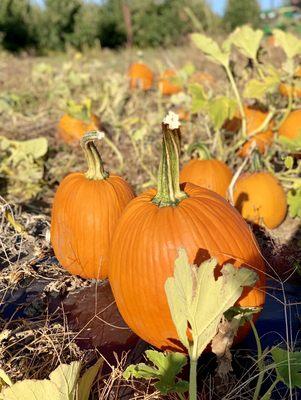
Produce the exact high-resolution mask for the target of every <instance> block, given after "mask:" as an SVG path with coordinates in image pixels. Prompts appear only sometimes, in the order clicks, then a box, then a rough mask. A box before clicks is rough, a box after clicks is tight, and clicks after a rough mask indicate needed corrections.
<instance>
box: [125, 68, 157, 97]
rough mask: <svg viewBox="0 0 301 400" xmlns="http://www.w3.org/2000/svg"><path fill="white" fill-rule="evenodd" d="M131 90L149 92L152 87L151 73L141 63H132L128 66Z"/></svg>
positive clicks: (152, 77)
mask: <svg viewBox="0 0 301 400" xmlns="http://www.w3.org/2000/svg"><path fill="white" fill-rule="evenodd" d="M128 77H129V79H130V88H131V89H136V88H139V89H142V90H149V89H150V88H151V87H152V85H153V79H154V76H153V72H152V70H151V69H150V68H149V67H148V66H147V65H146V64H143V63H142V62H137V63H134V64H132V65H131V66H130V68H129V71H128Z"/></svg>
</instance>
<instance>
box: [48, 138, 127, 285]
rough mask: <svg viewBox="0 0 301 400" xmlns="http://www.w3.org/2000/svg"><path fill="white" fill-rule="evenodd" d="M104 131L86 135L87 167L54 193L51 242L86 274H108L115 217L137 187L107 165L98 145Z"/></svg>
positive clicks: (71, 267)
mask: <svg viewBox="0 0 301 400" xmlns="http://www.w3.org/2000/svg"><path fill="white" fill-rule="evenodd" d="M100 137H101V136H100V133H99V132H89V133H87V134H86V135H85V136H84V137H83V139H82V147H83V149H84V152H85V155H86V159H87V163H88V171H87V172H86V173H85V174H84V173H81V172H75V173H72V174H70V175H68V176H67V177H66V178H64V179H63V181H62V182H61V184H60V185H59V187H58V190H57V192H56V194H55V197H54V201H53V206H52V216H51V243H52V246H53V249H54V253H55V255H56V257H57V259H58V260H59V262H60V264H61V265H62V266H63V267H64V268H65V269H66V270H68V271H69V272H70V273H72V274H76V275H80V276H82V277H83V278H94V279H103V278H106V277H107V276H108V269H109V264H108V256H109V247H110V243H111V237H112V234H113V231H114V229H115V226H116V223H117V221H118V219H119V218H120V216H121V214H122V212H123V209H124V208H125V206H126V205H127V203H128V202H129V201H130V200H132V199H133V197H134V193H133V191H132V189H131V187H130V186H129V184H128V183H127V182H126V181H125V180H124V179H123V178H121V177H120V176H117V175H112V174H109V173H107V172H105V171H104V168H103V164H102V160H101V157H100V154H99V152H98V150H97V147H96V146H95V143H94V142H95V141H96V140H97V139H99V138H100Z"/></svg>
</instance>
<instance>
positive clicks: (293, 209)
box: [287, 188, 301, 218]
mask: <svg viewBox="0 0 301 400" xmlns="http://www.w3.org/2000/svg"><path fill="white" fill-rule="evenodd" d="M287 203H288V206H289V215H290V216H291V217H292V218H296V217H299V218H301V188H299V189H291V190H290V191H289V192H288V193H287Z"/></svg>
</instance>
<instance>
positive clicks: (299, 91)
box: [279, 67, 301, 98]
mask: <svg viewBox="0 0 301 400" xmlns="http://www.w3.org/2000/svg"><path fill="white" fill-rule="evenodd" d="M294 78H296V79H294V86H292V85H290V84H288V83H280V85H279V92H280V93H281V94H282V96H285V97H289V96H292V97H296V98H300V97H301V84H300V82H301V80H300V78H301V67H299V68H298V69H297V70H296V71H295V74H294Z"/></svg>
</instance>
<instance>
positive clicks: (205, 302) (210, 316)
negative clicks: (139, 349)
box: [165, 249, 258, 359]
mask: <svg viewBox="0 0 301 400" xmlns="http://www.w3.org/2000/svg"><path fill="white" fill-rule="evenodd" d="M216 266H217V260H216V259H214V258H213V259H210V260H207V261H205V262H203V263H202V264H201V265H200V266H199V267H198V268H197V267H195V266H192V265H190V264H189V261H188V256H187V253H186V251H185V250H184V249H179V256H178V258H177V260H176V262H175V270H174V277H171V278H168V279H167V281H166V283H165V291H166V295H167V299H168V304H169V307H170V312H171V315H172V319H173V322H174V324H175V327H176V329H177V332H178V335H179V338H180V340H181V341H182V343H183V344H184V346H186V347H187V348H188V351H189V355H190V357H192V358H194V359H195V357H196V354H191V353H190V351H191V349H192V346H191V344H190V343H189V342H188V338H187V334H186V331H187V327H188V326H190V328H191V334H192V339H193V348H194V350H196V352H197V357H199V356H200V354H201V353H202V352H203V351H204V349H205V348H206V347H207V345H208V344H209V343H210V342H211V340H212V339H213V337H214V336H215V335H216V333H217V329H218V325H219V323H220V321H221V318H222V316H223V314H224V313H225V312H226V311H227V310H228V309H229V308H230V307H232V306H233V305H234V304H235V303H236V301H237V300H238V299H239V297H240V296H241V294H242V291H243V287H244V286H253V285H254V284H255V282H256V280H257V278H258V277H257V274H256V273H255V272H254V271H251V270H249V269H247V268H236V267H234V266H233V265H231V264H226V265H224V266H223V268H222V270H221V276H220V277H219V278H218V279H217V280H216V279H215V277H214V270H215V267H216ZM187 344H188V346H187Z"/></svg>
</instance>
